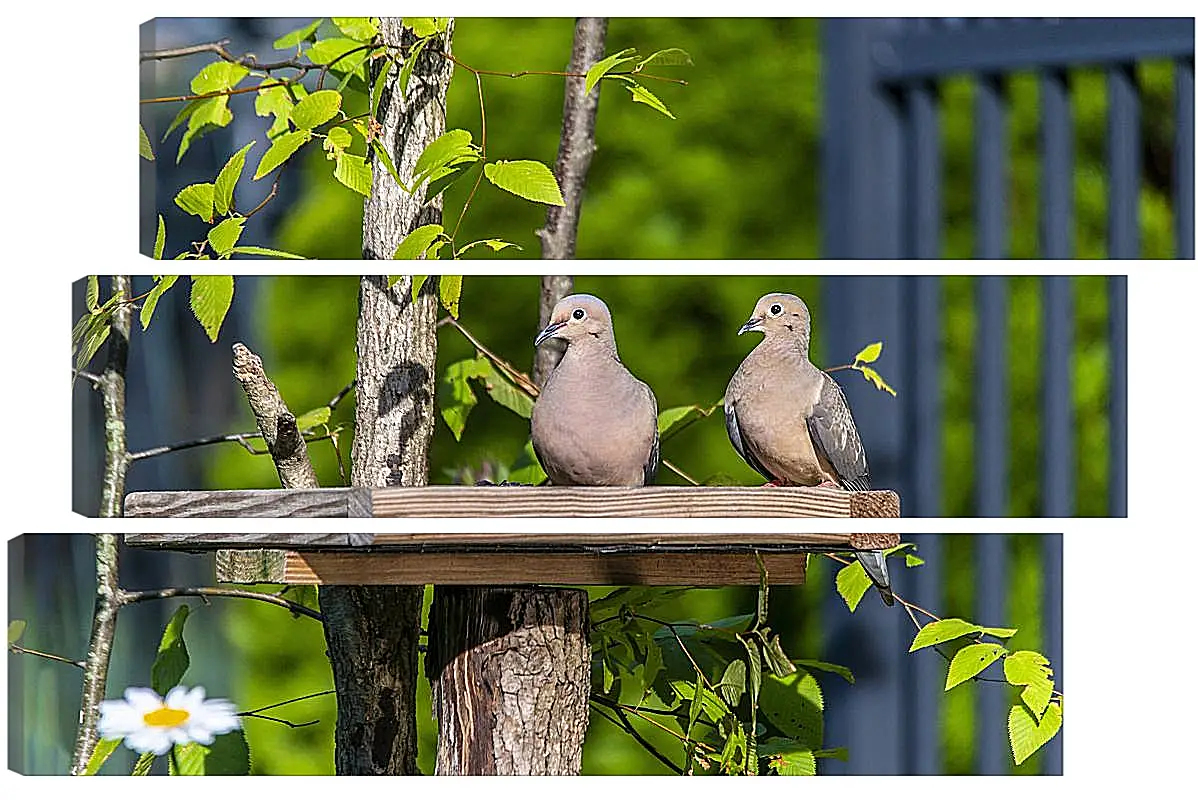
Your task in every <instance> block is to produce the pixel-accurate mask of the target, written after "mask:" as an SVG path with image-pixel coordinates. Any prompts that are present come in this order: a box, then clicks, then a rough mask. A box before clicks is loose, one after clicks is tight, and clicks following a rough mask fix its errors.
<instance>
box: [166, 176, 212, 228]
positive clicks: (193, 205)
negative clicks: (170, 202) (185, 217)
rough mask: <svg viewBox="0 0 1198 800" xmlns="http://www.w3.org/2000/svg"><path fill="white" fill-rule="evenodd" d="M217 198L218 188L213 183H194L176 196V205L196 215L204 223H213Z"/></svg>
mask: <svg viewBox="0 0 1198 800" xmlns="http://www.w3.org/2000/svg"><path fill="white" fill-rule="evenodd" d="M215 198H216V187H215V186H214V185H213V184H211V183H193V184H191V185H190V186H184V187H183V188H182V189H180V190H179V193H178V194H177V195H175V205H177V206H178V207H179V208H181V209H183V210H184V211H186V212H187V213H188V214H195V215H196V216H197V217H199V218H200V219H202V220H204V222H211V221H212V216H213V214H212V212H213V209H214V204H215Z"/></svg>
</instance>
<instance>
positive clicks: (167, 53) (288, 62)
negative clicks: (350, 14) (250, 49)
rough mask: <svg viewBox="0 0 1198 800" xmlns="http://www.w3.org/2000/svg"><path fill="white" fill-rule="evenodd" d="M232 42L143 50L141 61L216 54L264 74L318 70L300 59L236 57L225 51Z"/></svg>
mask: <svg viewBox="0 0 1198 800" xmlns="http://www.w3.org/2000/svg"><path fill="white" fill-rule="evenodd" d="M230 41H231V40H230V39H221V40H219V41H216V42H205V43H203V44H192V45H187V46H185V47H173V48H169V49H166V50H142V51H141V59H140V60H141V61H163V60H165V59H168V58H184V57H186V56H193V55H197V54H199V53H215V54H216V55H218V56H220V57H221V58H222V59H223V60H225V61H228V62H229V63H230V64H240V65H241V66H243V67H248V68H250V69H260V70H263V71H264V72H270V71H271V70H276V69H298V70H301V71H302V72H304V73H306V72H308V71H309V70H313V69H316V66H317V65H315V64H312V63H309V62H305V61H300V60H299V59H298V58H288V59H285V60H283V61H272V62H268V63H265V64H263V63H262V62H260V61H259V60H258V57H257V56H255V55H253V54H252V53H251V54H249V55H245V56H235V55H233V54H232V53H230V52H229V51H228V50H226V49H225V45H227V44H228V43H229V42H230Z"/></svg>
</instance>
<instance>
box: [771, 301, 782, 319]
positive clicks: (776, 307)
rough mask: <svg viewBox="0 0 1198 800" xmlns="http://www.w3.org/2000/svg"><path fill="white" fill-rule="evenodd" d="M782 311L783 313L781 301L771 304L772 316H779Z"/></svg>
mask: <svg viewBox="0 0 1198 800" xmlns="http://www.w3.org/2000/svg"><path fill="white" fill-rule="evenodd" d="M781 313H782V306H781V304H779V303H774V304H773V305H772V306H770V316H771V317H776V316H778V315H779V314H781Z"/></svg>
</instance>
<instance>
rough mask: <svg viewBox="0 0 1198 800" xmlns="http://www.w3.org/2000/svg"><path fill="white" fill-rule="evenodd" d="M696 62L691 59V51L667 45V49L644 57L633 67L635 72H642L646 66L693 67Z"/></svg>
mask: <svg viewBox="0 0 1198 800" xmlns="http://www.w3.org/2000/svg"><path fill="white" fill-rule="evenodd" d="M694 65H695V62H694V61H692V60H691V56H690V53H688V52H686V51H685V50H683V49H681V48H678V47H667V48H666V49H665V50H658V51H657V52H656V53H654V54H653V55H651V56H648V57H646V58H642V59H641V60H640V61H638V62H637V64H636V66H635V67H633V68H632V71H633V72H640V71H641V70H642V69H644V68H645V67H693V66H694Z"/></svg>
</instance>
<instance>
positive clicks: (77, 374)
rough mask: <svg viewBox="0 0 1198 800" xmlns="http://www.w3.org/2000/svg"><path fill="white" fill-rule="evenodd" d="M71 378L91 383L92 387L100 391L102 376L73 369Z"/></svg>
mask: <svg viewBox="0 0 1198 800" xmlns="http://www.w3.org/2000/svg"><path fill="white" fill-rule="evenodd" d="M71 377H72V378H83V380H85V381H87V382H88V383H90V384H91V385H92V387H93V388H96V389H99V388H100V386H101V383H100V376H99V375H97V374H96V373H94V372H86V371H84V370H81V369H73V370H71Z"/></svg>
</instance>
